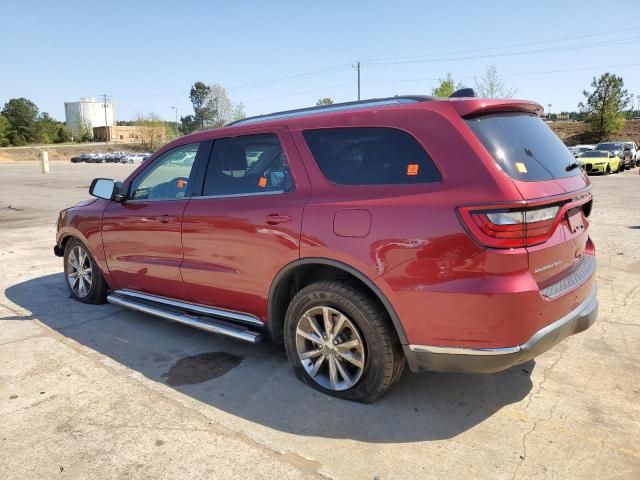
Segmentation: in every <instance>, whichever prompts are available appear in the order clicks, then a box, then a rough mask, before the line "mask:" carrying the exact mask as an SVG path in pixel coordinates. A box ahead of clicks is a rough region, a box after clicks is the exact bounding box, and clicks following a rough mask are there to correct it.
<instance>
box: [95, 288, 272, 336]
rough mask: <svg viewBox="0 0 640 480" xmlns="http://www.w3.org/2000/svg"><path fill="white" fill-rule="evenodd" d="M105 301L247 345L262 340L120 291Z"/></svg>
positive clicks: (226, 323)
mask: <svg viewBox="0 0 640 480" xmlns="http://www.w3.org/2000/svg"><path fill="white" fill-rule="evenodd" d="M127 293H130V292H127ZM134 293H137V292H134ZM142 295H144V294H142ZM156 298H161V297H156ZM107 301H108V302H109V303H112V304H114V305H119V306H121V307H125V308H128V309H130V310H135V311H137V312H142V313H146V314H149V315H153V316H155V317H159V318H163V319H165V320H170V321H172V322H177V323H181V324H183V325H187V326H189V327H193V328H197V329H199V330H204V331H206V332H210V333H217V334H219V335H225V336H227V337H231V338H235V339H237V340H243V341H245V342H249V343H258V342H259V341H260V340H261V338H262V335H261V334H260V333H259V332H254V331H251V330H249V329H248V328H247V327H245V326H243V325H238V324H234V323H231V322H230V321H225V320H224V319H220V318H216V317H213V316H206V317H205V316H203V315H200V316H195V315H191V314H190V313H189V312H185V311H180V309H178V307H177V306H170V305H167V304H162V303H161V302H154V301H152V300H143V299H141V298H140V299H138V298H135V297H134V296H129V295H124V294H123V292H122V291H116V292H114V293H113V294H111V295H109V296H108V297H107ZM177 303H182V302H177ZM171 307H173V308H171ZM216 310H217V309H216ZM224 312H226V311H224ZM229 320H231V318H229Z"/></svg>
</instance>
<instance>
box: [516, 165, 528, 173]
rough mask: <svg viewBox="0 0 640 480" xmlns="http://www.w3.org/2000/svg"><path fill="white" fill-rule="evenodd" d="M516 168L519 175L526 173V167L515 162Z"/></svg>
mask: <svg viewBox="0 0 640 480" xmlns="http://www.w3.org/2000/svg"><path fill="white" fill-rule="evenodd" d="M516 168H517V169H518V171H519V172H520V173H527V166H526V165H525V164H524V163H522V162H516Z"/></svg>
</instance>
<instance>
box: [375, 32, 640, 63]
mask: <svg viewBox="0 0 640 480" xmlns="http://www.w3.org/2000/svg"><path fill="white" fill-rule="evenodd" d="M636 30H637V29H636V28H624V29H621V30H609V31H606V32H599V33H588V34H584V35H573V36H570V37H557V38H553V39H549V40H539V41H537V42H525V43H514V44H511V45H502V46H495V47H483V48H474V49H471V50H457V51H453V52H445V53H429V54H425V55H410V56H405V57H387V58H374V59H371V58H368V59H365V60H364V62H384V61H387V60H405V59H407V60H408V59H412V58H426V57H442V56H448V55H460V54H463V53H474V52H482V51H487V50H504V49H507V48H518V47H529V46H532V45H542V44H545V43H555V42H560V41H563V40H575V39H577V38H587V37H589V38H591V37H598V36H602V35H611V34H612V33H623V32H629V31H636Z"/></svg>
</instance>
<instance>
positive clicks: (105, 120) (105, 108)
mask: <svg viewBox="0 0 640 480" xmlns="http://www.w3.org/2000/svg"><path fill="white" fill-rule="evenodd" d="M102 97H103V98H104V104H103V105H102V106H103V107H104V131H105V135H104V138H105V140H106V143H107V145H108V144H109V137H110V132H109V124H108V123H107V95H106V94H103V95H102Z"/></svg>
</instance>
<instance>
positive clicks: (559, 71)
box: [363, 63, 640, 83]
mask: <svg viewBox="0 0 640 480" xmlns="http://www.w3.org/2000/svg"><path fill="white" fill-rule="evenodd" d="M639 66H640V63H619V64H617V65H594V66H592V67H578V68H566V69H559V70H544V71H536V72H515V73H501V74H500V76H501V77H519V76H526V75H543V74H550V73H566V72H580V71H584V70H599V69H601V68H624V67H639ZM481 75H482V74H475V75H471V74H467V75H455V74H451V76H452V77H453V78H454V79H460V80H462V79H467V78H476V77H479V76H481ZM440 79H441V78H440V77H424V78H403V79H398V78H396V79H394V78H391V79H386V80H363V83H393V82H428V81H439V80H440Z"/></svg>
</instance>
